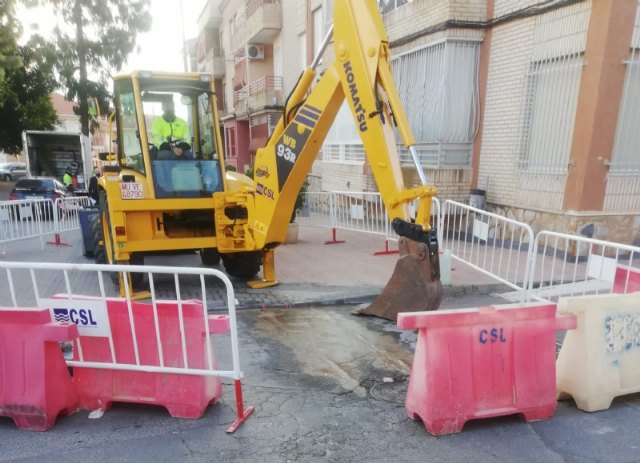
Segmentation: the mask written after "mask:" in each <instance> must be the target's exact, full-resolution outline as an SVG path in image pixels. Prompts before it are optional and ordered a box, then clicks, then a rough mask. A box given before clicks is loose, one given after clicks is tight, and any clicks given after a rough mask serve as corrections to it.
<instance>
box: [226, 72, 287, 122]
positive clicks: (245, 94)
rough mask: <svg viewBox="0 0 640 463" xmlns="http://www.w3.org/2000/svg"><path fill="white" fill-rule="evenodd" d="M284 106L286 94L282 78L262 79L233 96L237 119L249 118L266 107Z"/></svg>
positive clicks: (266, 77) (270, 77)
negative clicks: (248, 116) (283, 89)
mask: <svg viewBox="0 0 640 463" xmlns="http://www.w3.org/2000/svg"><path fill="white" fill-rule="evenodd" d="M283 105H284V94H283V91H282V77H280V76H264V77H261V78H260V79H257V80H254V81H253V82H251V83H250V84H249V85H245V86H244V87H243V88H241V89H240V90H238V91H236V92H235V94H234V95H233V106H234V107H235V112H236V117H242V116H247V115H249V114H251V113H253V112H256V111H259V110H262V109H264V108H266V107H273V106H283Z"/></svg>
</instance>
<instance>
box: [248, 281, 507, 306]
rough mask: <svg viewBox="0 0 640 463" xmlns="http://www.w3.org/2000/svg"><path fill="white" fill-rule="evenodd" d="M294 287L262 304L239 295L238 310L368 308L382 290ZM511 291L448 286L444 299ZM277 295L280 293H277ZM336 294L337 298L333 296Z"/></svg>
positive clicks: (495, 285) (494, 286)
mask: <svg viewBox="0 0 640 463" xmlns="http://www.w3.org/2000/svg"><path fill="white" fill-rule="evenodd" d="M296 286H297V287H295V288H294V287H292V288H290V291H287V290H286V289H285V290H283V291H282V294H273V293H271V292H269V293H267V294H265V295H266V296H267V297H266V298H265V299H264V300H262V301H255V300H253V301H242V292H241V291H238V292H236V298H238V304H237V305H236V308H237V309H241V310H245V309H267V308H289V307H291V308H293V307H310V306H314V305H317V306H327V305H359V304H369V303H371V302H373V301H374V300H375V299H376V297H378V295H379V294H380V293H381V292H382V290H383V287H380V288H371V289H369V290H365V291H361V292H357V291H355V288H354V287H351V286H348V287H347V286H345V287H342V288H338V289H336V287H335V286H332V287H329V288H325V292H326V293H327V294H322V292H323V291H322V287H319V286H314V287H311V288H308V289H305V288H304V286H305V285H296ZM512 290H513V289H512V288H510V287H508V286H506V285H504V284H501V283H488V284H480V285H465V286H447V287H445V288H444V292H443V297H444V298H454V297H456V296H472V295H478V296H480V295H487V294H493V293H501V292H509V291H512ZM278 292H280V291H278ZM305 292H307V293H315V294H313V295H310V296H309V297H304V296H302V297H295V295H293V294H292V293H305ZM335 293H338V294H335ZM354 293H355V294H354Z"/></svg>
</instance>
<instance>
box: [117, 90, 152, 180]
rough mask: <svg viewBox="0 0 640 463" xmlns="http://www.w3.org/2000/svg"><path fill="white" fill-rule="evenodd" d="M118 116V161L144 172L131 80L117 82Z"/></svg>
mask: <svg viewBox="0 0 640 463" xmlns="http://www.w3.org/2000/svg"><path fill="white" fill-rule="evenodd" d="M116 85H118V86H119V87H120V88H119V91H118V92H116V94H117V95H118V98H116V116H117V124H118V129H119V130H118V137H119V140H118V141H119V143H118V159H119V160H120V164H121V165H123V166H124V167H128V168H131V169H135V170H137V171H139V172H141V173H143V174H144V173H145V172H144V160H143V157H142V147H141V143H140V136H139V132H138V122H137V114H136V105H135V99H134V96H133V84H132V82H131V81H129V80H123V81H119V82H117V84H116Z"/></svg>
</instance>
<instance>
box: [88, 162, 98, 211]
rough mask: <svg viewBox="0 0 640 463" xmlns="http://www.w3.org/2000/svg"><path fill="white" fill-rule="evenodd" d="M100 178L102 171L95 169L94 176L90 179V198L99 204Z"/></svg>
mask: <svg viewBox="0 0 640 463" xmlns="http://www.w3.org/2000/svg"><path fill="white" fill-rule="evenodd" d="M98 178H100V169H98V168H97V167H95V168H94V169H93V175H92V176H91V178H90V179H89V197H90V198H91V199H93V200H94V201H95V203H96V204H97V203H98V198H99V195H98Z"/></svg>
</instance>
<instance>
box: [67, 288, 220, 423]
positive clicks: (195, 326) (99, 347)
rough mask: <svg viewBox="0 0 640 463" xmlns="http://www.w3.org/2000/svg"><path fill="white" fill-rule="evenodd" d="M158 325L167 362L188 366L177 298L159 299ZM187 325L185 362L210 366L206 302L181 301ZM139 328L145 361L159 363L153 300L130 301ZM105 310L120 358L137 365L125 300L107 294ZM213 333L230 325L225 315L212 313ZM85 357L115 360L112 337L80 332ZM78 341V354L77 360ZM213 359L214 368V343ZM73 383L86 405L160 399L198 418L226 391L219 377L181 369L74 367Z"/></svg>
mask: <svg viewBox="0 0 640 463" xmlns="http://www.w3.org/2000/svg"><path fill="white" fill-rule="evenodd" d="M157 310H158V325H159V331H160V341H161V343H162V348H163V358H164V366H165V367H169V368H171V367H175V368H184V367H185V363H184V357H183V351H182V340H181V335H180V323H179V319H178V304H177V303H176V302H166V301H165V302H158V303H157ZM182 310H183V316H184V331H185V340H186V345H187V349H186V350H187V364H188V368H190V369H208V357H207V347H206V331H205V326H204V317H203V310H202V303H201V302H200V301H184V302H183V303H182ZM132 311H133V319H134V325H135V334H136V337H137V344H138V353H139V359H140V364H141V365H146V366H160V354H159V349H158V343H157V336H156V329H155V324H154V317H153V309H152V305H151V304H143V303H137V302H133V303H132ZM107 312H108V315H109V324H110V327H111V334H112V337H113V344H114V350H115V361H116V363H117V364H129V365H135V364H136V361H135V354H134V347H133V346H134V343H133V337H132V330H131V327H130V323H129V312H128V309H127V303H126V301H125V300H107ZM208 324H209V332H210V333H224V332H227V331H228V330H229V319H228V316H226V315H215V316H214V315H210V316H209V317H208ZM80 341H81V348H82V352H83V356H84V361H85V362H107V363H110V362H112V358H111V351H110V349H109V340H108V338H99V337H84V336H82V337H80ZM77 347H78V346H77V345H74V360H79V357H78V348H77ZM211 351H212V355H211V357H212V359H211V360H212V365H211V369H216V367H217V365H216V358H215V350H214V347H213V346H211ZM73 380H74V383H75V384H76V389H77V391H78V396H79V398H80V407H81V408H82V409H85V410H95V409H98V408H100V409H103V410H105V409H107V408H109V407H110V406H111V403H112V402H133V403H144V404H155V405H161V406H164V407H165V408H167V410H168V411H169V413H170V414H171V416H173V417H177V418H191V419H197V418H200V417H201V416H202V415H203V414H204V412H205V410H206V408H207V406H208V405H209V404H213V403H215V402H217V401H218V400H219V399H220V397H221V395H222V386H221V383H220V379H219V378H217V377H211V376H195V375H188V374H181V373H179V374H177V373H164V372H163V373H157V372H144V371H123V370H118V369H96V368H85V367H76V368H75V369H74V378H73Z"/></svg>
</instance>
